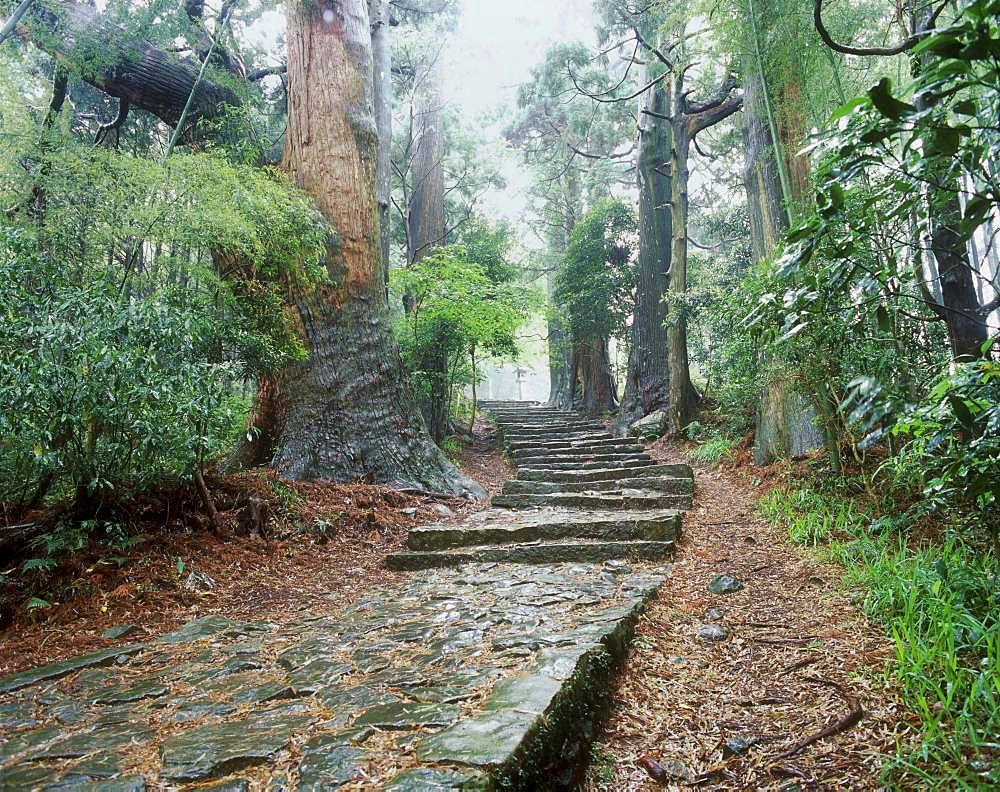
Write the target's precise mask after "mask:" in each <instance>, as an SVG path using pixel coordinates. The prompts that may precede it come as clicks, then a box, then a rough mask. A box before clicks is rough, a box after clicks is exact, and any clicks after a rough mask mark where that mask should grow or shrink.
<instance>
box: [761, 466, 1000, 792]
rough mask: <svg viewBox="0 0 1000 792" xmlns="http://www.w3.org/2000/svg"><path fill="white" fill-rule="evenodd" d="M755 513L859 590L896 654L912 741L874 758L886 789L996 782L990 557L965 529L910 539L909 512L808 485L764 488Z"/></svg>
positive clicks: (993, 562) (997, 592) (893, 665)
mask: <svg viewBox="0 0 1000 792" xmlns="http://www.w3.org/2000/svg"><path fill="white" fill-rule="evenodd" d="M758 508H759V510H760V512H761V513H762V514H763V515H764V516H765V517H766V518H768V519H770V520H772V521H774V522H775V523H777V524H779V525H781V526H782V527H784V528H785V529H786V530H787V531H788V535H789V537H790V538H791V540H792V541H793V542H795V543H796V544H800V545H806V546H810V547H814V548H817V549H818V552H819V553H820V555H822V556H823V557H825V558H827V559H829V560H832V561H834V562H836V563H838V564H840V565H842V566H843V567H844V569H845V573H844V579H845V584H846V585H847V586H849V587H851V588H855V589H860V590H862V591H863V592H864V611H865V613H866V614H867V615H868V617H869V618H871V619H873V620H875V621H877V622H878V623H881V624H883V625H884V626H885V628H886V631H887V632H888V634H889V635H890V636H891V637H892V639H893V641H894V642H895V646H896V652H895V656H894V658H893V660H892V661H891V662H890V664H889V666H888V668H887V669H886V674H887V675H888V676H889V677H890V679H892V680H894V681H895V682H896V683H897V684H899V686H900V687H901V690H902V694H903V698H904V700H905V703H906V705H907V706H908V707H909V708H910V709H911V710H912V711H913V712H914V713H916V715H918V716H919V718H920V727H919V729H920V731H919V739H918V740H917V741H916V742H915V743H910V744H905V745H904V744H900V745H899V746H898V749H897V755H896V756H895V757H890V758H888V759H887V761H886V763H885V765H884V778H883V780H884V782H885V783H886V784H888V785H889V786H891V787H893V788H913V787H914V786H917V787H919V788H927V789H963V790H981V789H986V788H996V787H997V786H1000V738H998V735H1000V619H998V614H1000V611H998V607H1000V563H998V559H997V555H996V552H995V550H994V549H991V548H990V546H989V544H988V543H987V542H985V541H981V539H982V537H981V536H980V535H979V533H980V532H978V531H976V530H975V529H974V528H968V527H966V528H965V529H958V528H957V527H955V526H952V525H940V524H939V525H938V526H937V529H938V530H937V531H936V532H935V533H934V534H933V537H932V538H926V539H924V540H922V541H917V540H915V539H914V536H915V535H917V531H916V530H914V528H915V526H914V525H913V523H912V519H911V518H909V517H907V516H906V515H905V514H900V513H898V512H897V511H896V510H895V509H894V508H893V507H892V504H891V502H890V501H889V500H888V499H887V500H886V502H884V503H878V504H872V503H868V502H863V501H859V500H858V499H856V498H852V497H845V496H844V495H842V494H839V493H838V492H836V491H834V492H826V491H822V492H821V491H819V490H818V489H817V487H816V486H811V485H808V484H803V485H800V487H799V488H797V489H791V490H774V491H772V492H771V493H769V494H768V495H767V496H765V497H763V498H762V499H761V500H760V501H759V502H758Z"/></svg>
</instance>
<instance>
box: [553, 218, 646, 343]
mask: <svg viewBox="0 0 1000 792" xmlns="http://www.w3.org/2000/svg"><path fill="white" fill-rule="evenodd" d="M636 235H637V228H636V217H635V211H634V210H633V209H632V207H631V206H629V205H628V204H626V203H625V202H624V201H621V200H619V199H615V198H606V199H603V200H600V201H598V202H597V203H595V204H594V205H593V206H592V207H591V208H590V209H589V210H588V211H587V213H586V214H585V215H584V216H583V217H582V218H581V219H580V221H579V222H578V223H577V224H576V226H575V227H574V228H573V232H572V233H571V234H570V237H569V245H568V246H567V248H566V254H565V256H564V257H563V261H562V265H561V266H560V268H559V272H558V275H557V277H556V298H557V300H558V302H559V304H560V305H562V306H563V307H564V309H565V311H566V314H567V316H568V319H569V325H570V327H571V329H572V331H573V335H574V337H575V338H579V339H591V338H605V337H608V336H617V337H623V336H624V334H625V326H626V325H625V323H626V320H627V318H628V316H629V314H630V313H631V311H632V301H633V298H632V290H633V288H634V287H635V255H636V243H637V236H636Z"/></svg>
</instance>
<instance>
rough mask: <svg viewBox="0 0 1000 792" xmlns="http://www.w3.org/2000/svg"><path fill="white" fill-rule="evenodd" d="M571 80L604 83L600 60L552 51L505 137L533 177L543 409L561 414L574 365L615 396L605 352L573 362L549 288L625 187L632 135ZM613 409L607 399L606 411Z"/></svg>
mask: <svg viewBox="0 0 1000 792" xmlns="http://www.w3.org/2000/svg"><path fill="white" fill-rule="evenodd" d="M571 74H572V75H573V76H574V79H576V80H580V81H582V82H583V83H584V84H585V85H590V84H591V83H593V84H598V83H600V84H605V83H607V82H609V81H610V77H609V64H608V63H607V61H606V59H605V58H604V56H599V57H597V58H594V57H592V56H591V53H589V52H588V50H587V49H586V47H584V46H583V45H582V44H579V43H572V44H569V43H567V44H559V45H556V46H554V47H552V48H550V49H549V50H548V51H547V52H546V54H545V59H544V60H543V62H542V63H541V64H539V65H538V66H537V67H535V68H534V69H533V70H532V76H531V80H530V81H529V82H527V83H525V84H523V85H522V86H521V87H520V89H519V91H518V111H519V112H518V116H517V118H516V119H515V120H514V122H513V123H512V124H511V126H510V127H509V128H508V130H507V133H506V134H507V137H508V139H509V140H510V141H511V142H512V143H514V144H515V145H517V146H518V147H519V148H520V149H521V150H522V151H523V152H524V156H525V160H526V161H527V162H528V164H529V165H530V166H531V169H532V171H533V172H534V174H535V176H536V179H535V183H534V186H533V189H532V195H531V197H532V200H533V213H534V215H535V220H536V228H537V233H538V236H539V238H540V239H541V240H542V241H543V243H544V244H545V247H546V256H545V260H546V261H549V262H551V263H550V265H549V267H547V268H546V271H545V272H544V273H541V274H542V275H544V276H545V278H546V284H547V290H548V296H549V309H548V311H547V322H548V328H547V329H548V332H547V336H548V348H549V377H550V394H549V401H550V403H552V404H555V405H558V406H560V407H563V408H569V407H571V406H572V405H573V403H574V398H575V394H577V393H578V391H579V379H578V377H574V371H573V361H574V358H576V359H577V360H578V361H586V362H587V366H588V368H589V366H590V363H591V362H593V363H594V364H596V365H600V366H603V367H604V371H603V373H602V375H601V377H600V381H602V382H605V383H607V387H606V388H605V390H606V391H607V393H609V394H613V393H614V386H613V377H612V373H611V361H610V355H609V354H608V352H607V350H604V352H603V353H601V352H600V351H598V354H596V355H595V354H591V350H590V347H589V346H588V348H587V349H581V350H579V352H580V353H581V354H579V355H577V354H576V353H577V351H578V350H576V348H575V342H574V339H573V335H572V333H571V332H570V330H569V326H568V324H567V315H566V314H567V307H566V306H565V305H563V304H561V303H560V300H559V296H558V290H557V289H556V288H555V286H556V280H557V278H555V277H553V276H554V274H555V271H556V270H557V269H558V267H559V264H560V262H561V261H562V260H563V257H564V255H565V252H566V249H567V245H568V242H569V236H570V234H571V233H572V231H573V228H574V227H575V225H576V223H577V222H578V221H579V219H580V218H581V217H582V216H583V214H584V211H585V208H586V206H587V205H588V203H594V202H596V201H597V200H598V199H599V198H601V197H605V196H607V194H608V192H609V190H610V189H611V188H612V187H613V186H616V185H619V184H622V185H626V184H628V183H629V182H630V181H631V180H630V179H629V174H630V172H631V169H632V163H631V159H632V155H633V150H632V149H633V147H632V146H631V145H630V139H631V136H632V132H633V130H634V121H633V119H632V116H631V114H630V113H628V112H627V108H624V107H623V106H621V105H619V104H614V103H610V104H603V105H598V106H597V107H595V106H594V105H593V104H592V103H590V102H588V101H586V100H581V99H580V98H579V97H574V96H573V93H574V91H575V89H574V87H573V83H572V81H571V78H570V75H571ZM580 370H581V369H579V368H578V369H577V372H579V371H580ZM614 401H615V400H614V399H613V398H612V399H611V401H610V402H609V401H605V404H606V405H609V404H613V403H614ZM605 409H608V407H605Z"/></svg>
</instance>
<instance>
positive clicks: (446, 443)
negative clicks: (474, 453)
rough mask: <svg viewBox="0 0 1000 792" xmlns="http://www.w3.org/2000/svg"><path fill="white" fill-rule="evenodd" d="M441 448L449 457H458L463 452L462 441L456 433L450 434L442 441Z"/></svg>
mask: <svg viewBox="0 0 1000 792" xmlns="http://www.w3.org/2000/svg"><path fill="white" fill-rule="evenodd" d="M441 450H442V451H444V452H445V454H447V455H448V457H449V459H453V460H454V459H458V457H459V456H460V455H461V453H462V443H461V442H460V441H459V439H458V438H457V437H455V436H454V435H450V436H448V437H446V438H445V439H444V440H442V441H441Z"/></svg>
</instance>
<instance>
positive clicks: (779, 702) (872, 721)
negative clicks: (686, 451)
mask: <svg viewBox="0 0 1000 792" xmlns="http://www.w3.org/2000/svg"><path fill="white" fill-rule="evenodd" d="M650 452H651V453H652V454H653V455H654V456H656V457H657V458H659V459H662V460H663V461H666V462H681V461H688V460H687V459H686V458H684V457H683V456H682V454H681V451H680V450H679V449H678V448H677V447H676V446H671V445H668V444H665V443H663V442H658V443H656V444H654V445H653V446H652V448H651V449H650ZM742 461H743V463H744V464H742V465H741V464H733V465H728V466H724V467H721V468H714V469H708V468H705V467H698V466H697V465H695V482H696V484H695V502H694V507H693V509H692V510H691V511H689V512H688V513H687V514H685V517H684V538H683V540H682V541H681V543H680V545H679V547H678V553H677V558H676V560H675V563H674V564H673V569H672V571H671V574H670V575H669V576H668V578H667V582H666V583H665V585H664V586H663V587H662V588H661V589H660V591H659V593H658V594H657V596H656V597H655V598H654V599H653V601H652V602H651V603H650V606H649V608H648V609H647V610H646V612H645V614H644V615H643V616H642V618H641V620H640V623H639V626H638V629H637V633H636V639H635V641H634V643H633V645H632V648H631V651H630V653H629V656H628V659H627V661H626V666H625V672H624V674H623V675H622V677H621V678H620V681H619V686H618V689H617V691H616V693H615V699H614V703H613V707H612V711H611V715H610V717H609V719H608V722H607V726H606V730H605V733H604V734H603V735H601V736H600V737H599V739H598V741H597V742H596V743H595V746H594V748H593V751H592V759H591V766H590V767H589V769H588V776H587V789H588V790H616V792H617V791H619V790H660V789H665V788H666V789H682V788H687V787H691V786H696V787H697V788H701V789H726V790H765V789H784V790H792V789H798V790H805V789H834V788H840V789H851V790H860V789H878V788H880V787H882V785H881V784H880V783H879V770H880V766H881V763H882V758H883V756H885V755H886V754H889V755H892V754H895V752H896V744H897V741H899V740H902V741H905V740H906V738H907V733H908V732H909V731H910V729H911V724H914V723H916V722H917V719H916V718H915V717H911V716H910V715H909V714H908V713H907V712H906V711H905V709H904V708H903V707H902V705H901V704H900V702H899V698H898V695H897V691H896V690H894V689H893V687H892V686H891V685H889V684H888V683H887V682H886V681H885V677H884V675H883V673H882V670H883V668H884V667H885V664H886V663H887V661H888V660H889V659H890V657H891V655H892V653H893V651H894V649H893V644H892V641H891V640H890V639H889V638H888V637H887V636H886V634H885V632H884V631H883V630H882V629H881V628H880V627H878V626H877V625H873V624H871V623H870V622H869V621H868V620H867V619H866V618H865V617H864V616H863V615H862V614H861V613H860V611H859V609H858V607H856V606H855V605H854V604H853V602H854V600H856V599H857V596H856V593H852V592H850V591H845V590H844V589H843V587H842V586H841V583H840V581H841V578H842V570H840V569H839V568H838V567H836V566H833V565H832V564H825V563H822V562H820V561H818V560H817V559H816V558H814V557H813V556H811V555H810V553H809V552H808V551H806V550H803V549H802V548H798V547H796V546H794V545H792V544H791V543H790V542H789V541H788V538H787V537H786V536H784V535H783V534H782V533H781V532H780V531H779V530H777V529H775V528H774V527H773V526H771V525H770V524H769V523H768V522H767V521H766V520H763V519H761V518H759V517H758V516H756V515H755V513H754V502H755V500H756V499H757V498H758V497H760V496H761V495H763V494H764V493H765V492H766V491H767V490H768V489H769V488H770V487H772V486H775V484H776V483H778V480H779V478H777V477H780V474H781V472H787V468H785V469H783V470H782V469H779V468H777V467H776V468H775V469H773V470H771V471H768V470H766V469H765V470H764V471H762V470H761V469H760V468H751V467H750V465H749V464H748V462H747V461H746V460H742ZM769 474H770V475H769ZM723 573H724V574H728V575H731V576H732V577H734V578H736V579H737V580H738V581H740V582H741V583H742V585H743V588H742V590H740V591H736V592H733V593H728V594H722V595H717V594H713V593H711V592H709V590H708V588H707V586H708V583H709V582H710V581H711V580H712V579H713V578H714V577H715V576H716V575H718V574H723ZM712 611H715V612H714V613H713V612H712ZM709 624H717V625H719V626H721V627H723V628H724V629H725V630H726V632H727V633H728V636H727V637H726V639H725V640H722V641H706V640H703V639H702V638H699V637H698V635H697V632H698V630H699V628H700V627H701V626H703V625H709ZM859 710H860V712H861V715H860V719H858V720H857V722H856V723H855V722H853V721H854V720H855V719H856V718H857V712H858V711H859ZM833 724H839V725H840V726H841V727H842V728H843V730H842V731H840V733H839V734H836V735H835V736H828V737H824V738H821V739H818V740H814V741H812V742H811V743H810V744H809V745H807V746H804V747H802V748H801V749H800V750H794V749H796V747H797V746H802V745H803V743H804V742H805V741H806V740H808V739H809V738H811V737H815V736H816V735H817V734H819V733H820V732H822V730H824V729H826V728H827V727H829V726H831V725H833Z"/></svg>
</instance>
